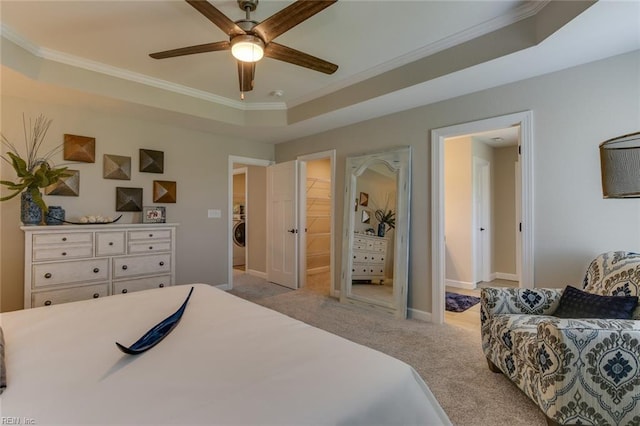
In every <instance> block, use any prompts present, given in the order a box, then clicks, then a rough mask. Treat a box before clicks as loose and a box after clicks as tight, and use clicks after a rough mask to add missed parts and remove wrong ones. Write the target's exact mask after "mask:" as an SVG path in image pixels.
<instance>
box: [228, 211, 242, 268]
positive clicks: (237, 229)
mask: <svg viewBox="0 0 640 426" xmlns="http://www.w3.org/2000/svg"><path fill="white" fill-rule="evenodd" d="M231 234H232V238H233V266H240V265H244V264H245V221H244V215H239V214H234V215H233V229H232V231H231Z"/></svg>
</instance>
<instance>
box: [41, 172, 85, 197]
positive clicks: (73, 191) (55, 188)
mask: <svg viewBox="0 0 640 426" xmlns="http://www.w3.org/2000/svg"><path fill="white" fill-rule="evenodd" d="M67 173H69V174H70V176H65V177H61V178H60V180H58V182H56V183H54V184H53V185H49V186H47V187H46V188H45V189H44V193H45V194H46V195H66V196H70V197H77V196H79V195H80V170H67Z"/></svg>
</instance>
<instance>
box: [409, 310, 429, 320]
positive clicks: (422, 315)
mask: <svg viewBox="0 0 640 426" xmlns="http://www.w3.org/2000/svg"><path fill="white" fill-rule="evenodd" d="M407 317H408V318H411V319H414V320H418V321H425V322H431V312H425V311H420V310H418V309H413V308H408V309H407Z"/></svg>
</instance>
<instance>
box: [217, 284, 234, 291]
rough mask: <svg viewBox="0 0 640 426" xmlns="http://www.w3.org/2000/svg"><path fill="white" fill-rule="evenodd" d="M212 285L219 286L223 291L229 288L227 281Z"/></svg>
mask: <svg viewBox="0 0 640 426" xmlns="http://www.w3.org/2000/svg"><path fill="white" fill-rule="evenodd" d="M214 287H216V288H219V289H220V290H224V291H227V290H231V285H229V283H225V284H218V285H215V286H214Z"/></svg>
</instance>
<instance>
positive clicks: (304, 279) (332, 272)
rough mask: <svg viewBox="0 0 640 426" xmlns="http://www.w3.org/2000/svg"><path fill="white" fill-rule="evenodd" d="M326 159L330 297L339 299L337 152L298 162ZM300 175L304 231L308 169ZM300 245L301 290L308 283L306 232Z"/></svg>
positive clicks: (300, 210) (307, 157) (307, 155)
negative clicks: (337, 273)
mask: <svg viewBox="0 0 640 426" xmlns="http://www.w3.org/2000/svg"><path fill="white" fill-rule="evenodd" d="M325 158H328V159H329V167H330V168H331V218H330V219H329V223H330V226H331V230H330V231H329V232H331V236H330V243H329V244H330V252H329V286H330V287H329V295H330V296H333V297H338V296H339V294H340V292H339V291H338V290H336V288H335V229H334V228H335V216H336V150H335V149H330V150H327V151H320V152H315V153H312V154H306V155H299V156H298V157H297V160H298V162H300V163H301V164H303V163H304V165H306V163H307V161H313V160H324V159H325ZM300 171H301V173H300V175H299V179H300V184H299V188H300V196H299V197H298V203H299V209H298V211H299V215H298V217H300V219H301V220H300V224H301V226H300V228H301V229H303V228H304V227H305V226H306V222H307V220H306V218H307V208H306V207H307V206H306V204H307V202H306V201H307V197H306V192H305V190H304V189H305V188H306V178H307V173H306V167H304V166H302V167H300ZM303 225H304V226H303ZM300 235H301V237H300V241H299V242H300V244H299V247H298V249H299V252H300V253H299V256H298V259H299V266H300V268H298V271H299V274H300V277H299V280H298V282H299V284H300V288H302V287H304V286H305V284H306V282H307V269H306V264H307V262H306V259H307V247H306V232H303V233H301V234H300ZM301 266H304V270H303V268H301Z"/></svg>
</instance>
